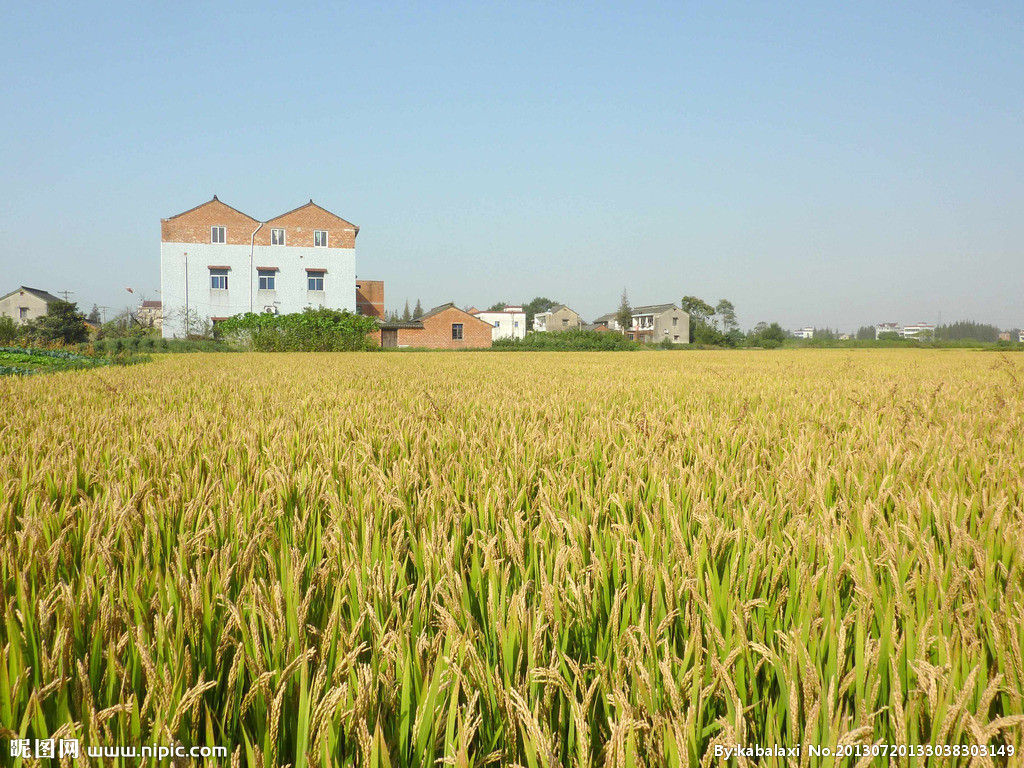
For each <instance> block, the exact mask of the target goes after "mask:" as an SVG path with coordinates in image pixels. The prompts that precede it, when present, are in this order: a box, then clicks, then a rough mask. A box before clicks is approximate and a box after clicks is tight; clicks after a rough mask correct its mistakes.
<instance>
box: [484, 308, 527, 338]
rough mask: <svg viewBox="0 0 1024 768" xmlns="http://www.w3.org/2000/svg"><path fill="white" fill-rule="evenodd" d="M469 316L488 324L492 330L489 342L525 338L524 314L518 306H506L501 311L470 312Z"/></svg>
mask: <svg viewBox="0 0 1024 768" xmlns="http://www.w3.org/2000/svg"><path fill="white" fill-rule="evenodd" d="M470 314H471V315H475V316H476V317H478V318H480V319H481V320H483V321H484V322H485V323H490V325H491V326H492V327H493V328H494V330H493V331H492V332H491V340H492V341H497V340H498V339H524V338H526V312H524V311H523V308H522V307H520V306H518V305H517V306H511V305H509V306H506V307H505V308H504V309H502V310H498V311H492V310H479V309H477V310H472V311H470Z"/></svg>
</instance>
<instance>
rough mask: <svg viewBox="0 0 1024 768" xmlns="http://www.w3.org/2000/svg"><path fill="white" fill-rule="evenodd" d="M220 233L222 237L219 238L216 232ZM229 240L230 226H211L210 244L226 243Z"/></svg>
mask: <svg viewBox="0 0 1024 768" xmlns="http://www.w3.org/2000/svg"><path fill="white" fill-rule="evenodd" d="M215 232H217V233H219V234H220V236H221V239H220V240H218V239H217V238H216V236H215V235H214V233H215ZM227 241H228V228H227V227H225V226H224V225H222V224H214V225H213V226H211V227H210V245H224V244H225V243H227Z"/></svg>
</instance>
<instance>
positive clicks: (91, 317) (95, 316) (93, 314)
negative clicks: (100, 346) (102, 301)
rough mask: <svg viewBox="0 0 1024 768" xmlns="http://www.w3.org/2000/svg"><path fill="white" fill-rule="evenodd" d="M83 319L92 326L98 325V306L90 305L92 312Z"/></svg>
mask: <svg viewBox="0 0 1024 768" xmlns="http://www.w3.org/2000/svg"><path fill="white" fill-rule="evenodd" d="M85 319H86V320H88V321H89V322H90V323H92V324H93V325H99V324H100V308H99V307H98V306H96V305H95V304H93V305H92V311H91V312H90V313H89V316H88V317H87V318H85Z"/></svg>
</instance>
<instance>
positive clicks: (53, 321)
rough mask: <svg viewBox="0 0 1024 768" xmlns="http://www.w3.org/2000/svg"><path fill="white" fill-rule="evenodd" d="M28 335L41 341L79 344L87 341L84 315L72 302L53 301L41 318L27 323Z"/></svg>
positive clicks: (87, 332) (87, 331) (87, 335)
mask: <svg viewBox="0 0 1024 768" xmlns="http://www.w3.org/2000/svg"><path fill="white" fill-rule="evenodd" d="M29 327H30V333H31V335H32V336H34V337H35V338H38V339H41V340H42V341H51V342H60V343H61V344H79V343H81V342H83V341H87V340H88V339H89V329H88V328H87V327H86V325H85V315H83V314H82V313H81V312H79V311H78V305H77V304H76V303H75V302H73V301H54V302H51V303H50V305H49V307H48V308H47V312H46V314H45V315H44V316H43V317H39V318H36V319H35V320H33V321H32V322H31V323H29Z"/></svg>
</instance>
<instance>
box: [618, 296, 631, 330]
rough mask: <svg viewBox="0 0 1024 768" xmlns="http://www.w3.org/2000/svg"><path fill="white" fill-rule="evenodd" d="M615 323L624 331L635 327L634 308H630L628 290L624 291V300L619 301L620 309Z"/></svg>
mask: <svg viewBox="0 0 1024 768" xmlns="http://www.w3.org/2000/svg"><path fill="white" fill-rule="evenodd" d="M615 322H617V323H618V324H619V328H621V329H622V330H623V331H625V330H627V329H629V328H632V327H633V308H632V307H631V306H629V296H628V295H627V294H626V289H625V288H623V289H622V299H621V300H620V301H619V309H618V311H617V312H616V313H615Z"/></svg>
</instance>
